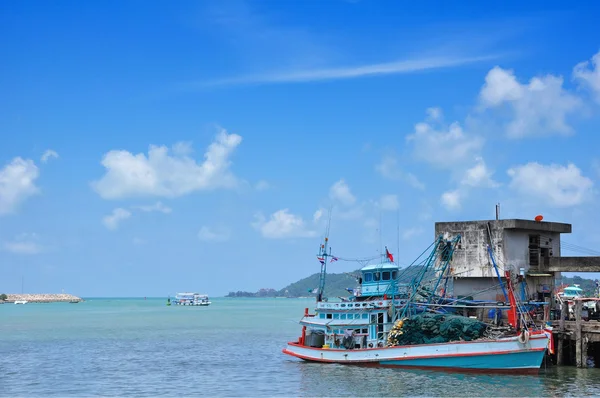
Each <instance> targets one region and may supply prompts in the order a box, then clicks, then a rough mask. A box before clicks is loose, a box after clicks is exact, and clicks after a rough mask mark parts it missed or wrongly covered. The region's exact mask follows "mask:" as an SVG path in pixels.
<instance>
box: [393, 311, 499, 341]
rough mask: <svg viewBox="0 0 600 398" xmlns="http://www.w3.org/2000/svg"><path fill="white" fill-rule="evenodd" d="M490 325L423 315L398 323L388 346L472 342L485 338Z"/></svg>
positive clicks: (449, 317)
mask: <svg viewBox="0 0 600 398" xmlns="http://www.w3.org/2000/svg"><path fill="white" fill-rule="evenodd" d="M487 328H488V325H487V324H485V323H483V322H481V321H478V320H477V319H471V318H467V317H464V316H459V315H445V314H421V315H415V316H412V317H410V318H405V319H401V320H398V321H396V323H395V324H394V326H393V327H392V330H390V333H389V334H388V340H387V344H388V346H398V345H413V344H435V343H447V342H450V341H461V340H462V341H471V340H477V339H479V338H481V337H484V333H485V332H486V330H487Z"/></svg>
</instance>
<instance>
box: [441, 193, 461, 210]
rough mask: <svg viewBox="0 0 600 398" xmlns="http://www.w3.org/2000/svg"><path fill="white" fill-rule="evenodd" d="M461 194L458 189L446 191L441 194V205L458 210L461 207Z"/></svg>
mask: <svg viewBox="0 0 600 398" xmlns="http://www.w3.org/2000/svg"><path fill="white" fill-rule="evenodd" d="M461 199H462V194H461V192H460V190H458V189H455V190H454V191H447V192H444V193H443V194H442V198H441V201H442V205H444V207H446V208H447V209H448V210H458V209H460V207H461V203H460V202H461Z"/></svg>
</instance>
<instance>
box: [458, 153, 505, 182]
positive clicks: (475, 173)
mask: <svg viewBox="0 0 600 398" xmlns="http://www.w3.org/2000/svg"><path fill="white" fill-rule="evenodd" d="M475 162H476V164H475V166H473V167H471V168H470V169H468V170H467V171H466V172H465V175H464V177H463V180H462V181H461V184H463V185H467V186H470V187H482V188H484V187H488V188H496V187H498V186H499V184H498V183H497V182H496V181H494V180H493V179H492V174H494V172H493V171H491V170H489V169H488V168H487V166H486V164H485V161H484V160H483V158H482V157H477V158H476V159H475Z"/></svg>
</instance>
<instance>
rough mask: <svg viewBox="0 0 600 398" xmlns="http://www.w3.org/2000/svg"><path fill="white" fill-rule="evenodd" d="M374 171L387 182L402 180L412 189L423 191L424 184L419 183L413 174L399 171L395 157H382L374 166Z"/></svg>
mask: <svg viewBox="0 0 600 398" xmlns="http://www.w3.org/2000/svg"><path fill="white" fill-rule="evenodd" d="M375 170H377V171H378V172H379V174H381V175H382V176H383V177H384V178H387V179H389V180H403V181H405V182H407V183H408V184H409V185H411V186H412V187H414V188H417V189H425V184H423V183H422V182H421V181H419V179H418V178H417V177H416V176H415V175H414V174H411V173H408V172H404V171H402V170H401V169H400V167H399V166H398V160H397V159H396V157H395V156H391V155H386V156H384V157H383V158H382V159H381V162H379V163H378V164H377V165H376V166H375Z"/></svg>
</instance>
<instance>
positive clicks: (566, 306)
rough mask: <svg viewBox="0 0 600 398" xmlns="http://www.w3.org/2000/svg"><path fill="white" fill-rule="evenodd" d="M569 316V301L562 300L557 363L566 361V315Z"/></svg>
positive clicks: (560, 363)
mask: <svg viewBox="0 0 600 398" xmlns="http://www.w3.org/2000/svg"><path fill="white" fill-rule="evenodd" d="M568 316H569V303H567V302H566V301H563V302H562V305H561V307H560V319H559V320H558V329H559V333H558V336H557V337H558V344H557V345H556V364H557V365H562V364H563V363H564V355H565V353H564V341H565V317H568Z"/></svg>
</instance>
